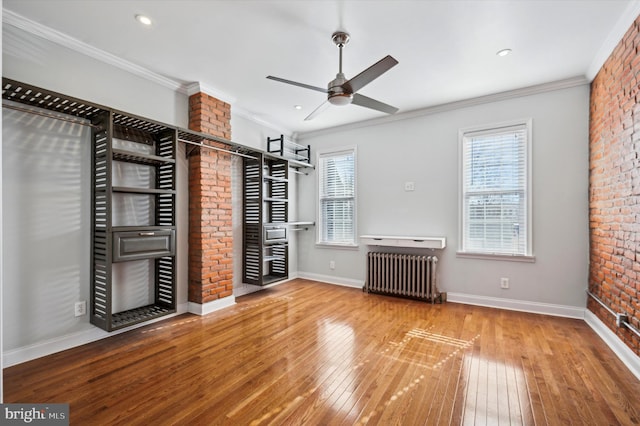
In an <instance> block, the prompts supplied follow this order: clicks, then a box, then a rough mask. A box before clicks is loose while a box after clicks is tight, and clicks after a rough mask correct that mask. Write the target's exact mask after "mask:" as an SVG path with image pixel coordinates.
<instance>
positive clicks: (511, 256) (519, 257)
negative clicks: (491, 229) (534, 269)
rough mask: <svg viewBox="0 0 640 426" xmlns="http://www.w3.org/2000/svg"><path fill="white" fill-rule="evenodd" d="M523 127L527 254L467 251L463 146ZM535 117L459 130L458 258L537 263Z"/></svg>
mask: <svg viewBox="0 0 640 426" xmlns="http://www.w3.org/2000/svg"><path fill="white" fill-rule="evenodd" d="M517 127H524V131H525V132H524V133H525V142H524V143H525V159H524V168H525V170H524V177H525V180H526V182H525V184H524V192H525V194H524V203H525V206H524V214H525V216H526V217H525V224H526V234H525V238H526V242H525V253H524V254H520V253H499V252H495V251H491V250H468V249H467V248H465V246H464V242H465V234H464V233H465V224H466V219H467V217H466V211H465V195H466V192H465V181H464V178H465V169H464V167H465V158H464V147H465V141H466V140H467V139H468V138H470V137H473V136H477V135H482V134H485V135H490V134H492V133H500V132H503V131H505V130H507V129H509V128H517ZM532 142H533V120H532V119H531V118H526V119H519V120H512V121H505V122H500V123H493V124H486V125H480V126H474V127H468V128H464V129H460V130H459V131H458V250H457V252H456V255H457V256H458V257H468V258H478V259H493V260H510V261H520V262H535V256H534V255H533V203H532V199H533V173H532V169H533V167H532V160H533V158H532V157H533V143H532Z"/></svg>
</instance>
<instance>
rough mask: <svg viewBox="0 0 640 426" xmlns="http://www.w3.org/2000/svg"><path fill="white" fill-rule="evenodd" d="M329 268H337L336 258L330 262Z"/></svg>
mask: <svg viewBox="0 0 640 426" xmlns="http://www.w3.org/2000/svg"><path fill="white" fill-rule="evenodd" d="M329 269H336V262H335V261H334V260H332V261H330V262H329Z"/></svg>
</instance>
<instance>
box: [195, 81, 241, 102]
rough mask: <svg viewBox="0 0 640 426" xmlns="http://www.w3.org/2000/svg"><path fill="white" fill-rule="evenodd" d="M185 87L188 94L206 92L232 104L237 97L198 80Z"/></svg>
mask: <svg viewBox="0 0 640 426" xmlns="http://www.w3.org/2000/svg"><path fill="white" fill-rule="evenodd" d="M184 89H185V93H186V94H187V96H191V95H195V94H196V93H206V94H207V95H209V96H213V97H214V98H216V99H218V100H221V101H222V102H226V103H228V104H230V105H231V104H233V103H234V102H235V101H236V98H235V97H233V96H231V95H230V94H228V93H226V92H223V91H222V90H218V89H216V88H215V87H211V86H208V85H206V84H204V83H200V82H198V81H196V82H195V83H191V84H187V85H185V86H184Z"/></svg>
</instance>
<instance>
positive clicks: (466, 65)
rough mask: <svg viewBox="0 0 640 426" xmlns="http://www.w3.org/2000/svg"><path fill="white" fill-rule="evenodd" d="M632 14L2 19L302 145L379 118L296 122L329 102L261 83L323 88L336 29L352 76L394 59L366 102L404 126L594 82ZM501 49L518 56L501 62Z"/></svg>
mask: <svg viewBox="0 0 640 426" xmlns="http://www.w3.org/2000/svg"><path fill="white" fill-rule="evenodd" d="M638 4H639V0H549V1H546V0H498V1H493V0H448V1H445V0H441V1H440V0H422V1H420V0H375V1H367V0H317V1H314V0H253V1H242V0H216V1H206V0H199V1H197V0H180V1H178V0H175V1H174V0H159V1H150V0H147V1H140V0H138V1H130V0H126V1H125V0H110V1H107V0H84V1H79V0H4V2H3V7H4V15H5V16H6V15H12V12H13V14H18V15H20V16H21V17H23V18H27V19H28V20H32V21H34V23H35V24H36V25H38V26H39V25H42V26H44V27H47V29H51V30H55V31H49V34H50V33H55V34H56V37H57V38H58V39H64V38H67V36H68V38H69V40H71V43H69V45H78V44H80V45H83V46H85V47H87V45H88V46H90V47H91V48H96V49H99V50H102V51H104V52H108V53H110V54H112V55H115V56H117V57H119V58H122V59H124V60H125V61H128V62H129V63H131V64H134V65H136V66H138V67H143V68H144V69H146V70H149V71H151V72H152V73H156V74H159V75H161V76H163V77H165V78H166V80H167V81H172V80H173V81H174V82H176V83H177V84H178V85H181V87H183V88H186V87H187V86H188V85H189V84H192V83H196V82H197V83H199V84H200V87H201V88H203V89H204V91H207V92H209V93H211V94H213V95H217V96H218V97H219V98H222V99H223V100H225V101H227V102H229V103H231V104H232V111H233V110H234V109H236V111H242V112H244V114H245V115H246V114H249V115H251V116H253V117H255V118H256V119H258V120H262V121H265V122H268V123H271V124H273V125H275V126H279V127H281V128H282V129H283V131H285V132H289V133H305V132H310V131H315V130H319V129H324V128H328V127H333V126H338V125H342V124H346V123H353V122H357V121H362V120H369V119H375V118H378V117H382V116H384V115H385V114H383V113H380V112H376V111H373V110H369V109H366V108H362V107H359V106H356V105H348V106H342V107H336V106H332V107H330V108H329V109H327V110H325V111H324V112H323V113H322V114H321V115H320V116H318V117H317V118H315V119H314V120H311V121H304V118H305V117H306V116H307V115H308V114H309V113H310V112H311V111H313V110H314V109H315V108H316V107H317V106H318V105H319V104H321V103H322V102H323V101H324V99H325V98H324V95H323V94H322V93H319V92H315V91H311V90H307V89H303V88H300V87H296V86H290V85H285V84H282V83H278V82H275V81H271V80H267V79H266V78H265V77H266V76H267V75H274V76H278V77H282V78H285V79H289V80H294V81H298V82H302V83H306V84H310V85H313V86H320V87H325V86H326V84H327V83H328V82H329V81H330V80H332V79H333V78H335V74H336V72H337V70H338V49H337V48H336V46H335V45H334V44H333V42H332V41H331V34H332V33H333V32H334V31H336V30H346V31H347V32H349V33H350V34H351V41H350V42H349V43H348V44H347V46H346V47H345V48H344V65H343V68H344V72H345V74H346V76H347V78H350V77H353V76H355V75H356V74H357V73H359V72H360V71H362V70H363V69H365V68H367V67H368V66H370V65H372V64H373V63H374V62H376V61H378V60H379V59H381V58H382V57H384V56H385V55H387V54H389V55H392V56H393V57H394V58H396V59H397V60H398V61H399V64H398V65H397V66H395V67H394V68H392V69H391V70H389V71H388V72H387V73H385V74H383V75H382V76H381V77H380V78H378V79H377V80H375V81H374V82H372V83H371V84H369V85H367V86H366V87H364V88H363V89H362V90H361V91H360V93H361V94H363V95H366V96H368V97H372V98H375V99H377V100H380V101H382V102H385V103H388V104H391V105H393V106H396V107H398V108H400V112H399V113H398V114H402V113H406V112H408V111H413V110H419V109H422V108H427V107H431V106H435V105H441V104H444V103H449V102H455V101H459V100H464V99H471V98H475V97H479V96H483V95H488V94H494V93H499V92H504V91H509V90H514V89H518V88H523V87H528V86H532V85H537V84H544V83H549V82H554V81H558V80H563V79H568V78H573V77H580V76H586V77H587V78H593V76H594V74H595V72H596V71H597V70H598V69H599V67H600V65H601V64H602V62H603V61H604V60H605V59H606V57H607V56H608V54H609V53H610V52H611V49H612V47H613V46H615V44H616V43H617V42H618V41H619V40H620V37H621V36H622V34H623V33H624V31H625V30H626V29H627V28H628V27H629V25H631V23H632V22H633V20H634V18H635V17H636V16H637V14H638V11H639V7H638ZM136 14H145V15H147V16H149V17H150V18H151V19H152V20H153V25H152V26H151V27H148V28H147V27H143V26H142V25H141V24H139V23H138V22H137V21H136V20H135V19H134V15H136ZM14 18H15V15H14ZM4 22H5V24H6V23H7V19H4ZM9 23H11V22H9ZM56 31H57V32H60V33H62V34H58V33H56ZM43 33H45V34H46V33H47V31H44V32H43ZM74 39H75V40H74ZM78 41H79V42H81V43H78ZM503 48H511V49H513V53H512V54H511V55H509V56H506V57H498V56H497V55H496V52H497V51H498V50H500V49H503ZM107 56H108V55H107ZM294 105H302V107H303V108H302V109H301V110H296V109H294Z"/></svg>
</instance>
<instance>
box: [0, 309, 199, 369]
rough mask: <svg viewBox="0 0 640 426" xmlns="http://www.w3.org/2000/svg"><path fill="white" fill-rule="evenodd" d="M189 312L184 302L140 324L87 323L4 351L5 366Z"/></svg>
mask: <svg viewBox="0 0 640 426" xmlns="http://www.w3.org/2000/svg"><path fill="white" fill-rule="evenodd" d="M186 312H187V304H186V303H183V304H180V305H178V307H177V309H176V312H175V313H174V314H169V315H165V316H163V317H160V318H156V319H154V320H151V321H147V322H144V323H140V324H135V325H132V326H131V327H127V328H122V329H120V330H115V331H111V332H108V331H104V330H102V329H100V328H98V327H94V326H91V325H90V324H87V327H88V328H87V329H86V330H82V331H78V332H75V333H70V334H67V335H64V336H60V337H56V338H53V339H49V340H45V341H42V342H39V343H35V344H33V345H27V346H22V347H20V348H16V349H10V350H8V351H4V352H2V358H3V367H4V368H7V367H11V366H12V365H17V364H22V363H23V362H27V361H31V360H34V359H36V358H41V357H43V356H47V355H52V354H54V353H57V352H62V351H66V350H67V349H71V348H75V347H76V346H82V345H85V344H87V343H91V342H95V341H96V340H101V339H105V338H107V337H112V336H115V335H118V334H120V333H126V332H127V331H131V330H134V329H136V328H140V327H143V326H145V325H149V324H152V323H154V322H158V321H162V320H165V319H167V318H171V317H175V316H178V315H181V314H184V313H186Z"/></svg>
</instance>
